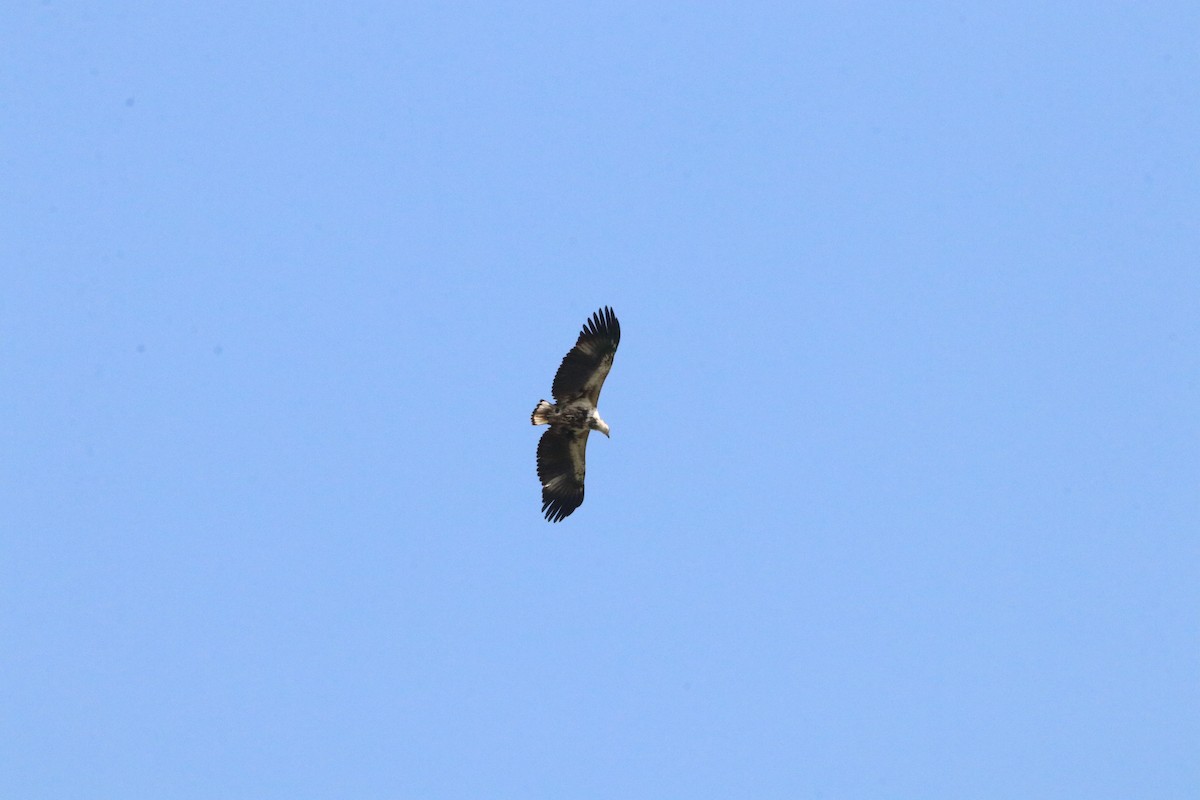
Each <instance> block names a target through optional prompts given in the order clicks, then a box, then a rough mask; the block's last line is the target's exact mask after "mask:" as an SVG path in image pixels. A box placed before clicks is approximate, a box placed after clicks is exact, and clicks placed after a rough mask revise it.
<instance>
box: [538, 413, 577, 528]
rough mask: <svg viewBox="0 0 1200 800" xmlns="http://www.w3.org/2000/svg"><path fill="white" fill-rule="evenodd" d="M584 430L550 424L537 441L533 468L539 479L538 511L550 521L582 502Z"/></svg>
mask: <svg viewBox="0 0 1200 800" xmlns="http://www.w3.org/2000/svg"><path fill="white" fill-rule="evenodd" d="M587 440H588V430H587V429H586V428H585V429H584V430H581V431H577V430H570V429H568V428H557V427H552V428H550V429H549V430H547V431H546V432H545V433H543V434H542V438H541V440H540V441H538V452H537V472H538V479H539V480H540V481H541V482H542V513H543V514H545V515H546V519H547V520H549V521H550V522H558V521H559V520H562V519H564V518H566V517H567V516H568V515H570V513H571V512H572V511H574V510H575V509H577V508H579V506H580V505H582V504H583V476H584V473H585V472H586V471H587V466H586V465H585V464H584V451H585V450H586V449H587Z"/></svg>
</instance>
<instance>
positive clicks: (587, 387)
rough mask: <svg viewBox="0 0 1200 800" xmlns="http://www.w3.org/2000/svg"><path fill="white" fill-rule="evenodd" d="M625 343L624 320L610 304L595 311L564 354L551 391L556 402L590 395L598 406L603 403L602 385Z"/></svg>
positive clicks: (589, 397) (590, 398)
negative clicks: (619, 345) (621, 344)
mask: <svg viewBox="0 0 1200 800" xmlns="http://www.w3.org/2000/svg"><path fill="white" fill-rule="evenodd" d="M620 343H621V323H619V322H617V315H616V314H614V313H613V310H612V309H611V308H609V307H608V306H605V307H604V308H602V309H600V310H599V311H597V312H596V313H595V314H592V318H591V319H589V320H588V321H587V322H585V323H584V325H583V331H582V332H581V333H580V334H579V340H578V341H576V342H575V346H574V347H572V348H571V352H569V353H567V354H566V356H564V357H563V360H562V364H559V366H558V372H557V373H556V374H555V376H554V385H553V387H551V390H550V391H551V392H552V393H553V394H554V401H555V402H556V403H563V402H570V401H572V400H575V399H578V398H580V397H587V398H588V399H589V400H591V401H592V405H593V406H595V405H596V404H597V403H598V402H600V387H602V386H603V385H604V379H605V378H607V377H608V371H609V369H611V368H612V362H613V356H614V355H616V352H617V345H618V344H620Z"/></svg>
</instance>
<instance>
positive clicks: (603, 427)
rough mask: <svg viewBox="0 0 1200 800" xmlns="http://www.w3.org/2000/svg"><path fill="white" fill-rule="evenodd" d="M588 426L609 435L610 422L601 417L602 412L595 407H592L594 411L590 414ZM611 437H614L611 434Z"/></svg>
mask: <svg viewBox="0 0 1200 800" xmlns="http://www.w3.org/2000/svg"><path fill="white" fill-rule="evenodd" d="M588 427H589V428H591V429H592V430H594V431H600V432H601V433H603V434H604V435H605V436H608V423H607V422H605V421H604V420H602V419H600V414H599V413H597V411H596V410H595V409H592V413H591V414H589V415H588ZM609 438H610V439H611V438H612V437H611V436H609Z"/></svg>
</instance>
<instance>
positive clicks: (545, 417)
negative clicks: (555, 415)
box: [532, 400, 554, 425]
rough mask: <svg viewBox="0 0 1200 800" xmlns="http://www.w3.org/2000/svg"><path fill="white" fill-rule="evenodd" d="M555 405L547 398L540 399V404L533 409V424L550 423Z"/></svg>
mask: <svg viewBox="0 0 1200 800" xmlns="http://www.w3.org/2000/svg"><path fill="white" fill-rule="evenodd" d="M553 408H554V406H552V405H550V404H549V403H547V402H546V401H545V400H538V404H537V405H536V406H534V409H533V417H532V420H533V424H534V425H549V424H550V411H551V410H552V409H553Z"/></svg>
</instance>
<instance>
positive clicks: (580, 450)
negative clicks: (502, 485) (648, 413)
mask: <svg viewBox="0 0 1200 800" xmlns="http://www.w3.org/2000/svg"><path fill="white" fill-rule="evenodd" d="M620 342H621V323H619V322H617V315H616V314H614V313H613V310H612V309H611V308H609V307H607V306H605V307H604V308H602V309H600V310H599V311H597V312H596V313H595V314H592V317H591V319H589V320H587V321H586V322H584V324H583V331H581V332H580V334H579V339H578V340H577V341H576V342H575V346H574V347H572V348H571V352H569V353H567V354H566V355H565V356H564V357H563V360H562V364H560V365H559V367H558V372H557V373H556V374H555V376H554V384H553V385H552V386H551V387H550V393H551V394H553V395H554V404H553V405H552V404H550V403H548V402H546V401H545V400H539V401H538V404H537V406H536V407H535V408H534V409H533V417H532V420H533V424H534V425H549V426H550V428H549V430H547V431H546V432H545V433H543V434H542V438H541V441H539V442H538V449H537V473H538V479H539V480H541V482H542V513H543V514H545V515H546V519H547V520H548V521H550V522H558V521H560V520H562V519H565V518H566V517H567V516H569V515H570V514H571V512H572V511H574V510H575V509H577V508H579V506H580V505H582V504H583V476H584V473H585V472H586V471H587V467H586V464H585V463H584V455H585V452H586V450H587V440H588V434H589V433H591V432H592V431H594V430H595V431H600V432H601V433H603V434H604V435H605V436H608V431H609V428H608V423H606V422H605V421H604V420H602V419H600V413H599V412H598V411H597V410H596V404H597V403H598V402H599V401H600V387H602V386H604V379H605V378H607V377H608V371H609V369H611V368H612V362H613V356H614V355H616V352H617V345H618V344H619V343H620Z"/></svg>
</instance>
